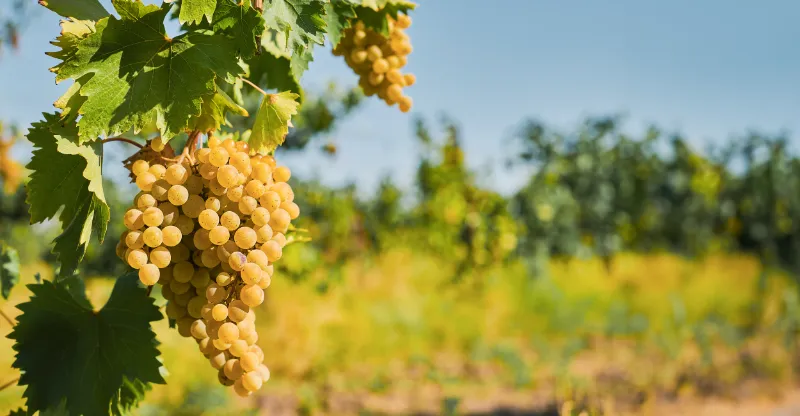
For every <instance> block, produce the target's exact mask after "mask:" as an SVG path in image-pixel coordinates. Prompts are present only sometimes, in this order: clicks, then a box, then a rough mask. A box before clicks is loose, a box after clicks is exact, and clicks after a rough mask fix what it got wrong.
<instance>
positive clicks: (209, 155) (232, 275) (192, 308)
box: [117, 137, 300, 396]
mask: <svg viewBox="0 0 800 416" xmlns="http://www.w3.org/2000/svg"><path fill="white" fill-rule="evenodd" d="M208 144H209V147H207V148H201V149H199V150H198V151H197V152H196V153H195V155H194V157H195V158H196V161H195V162H191V161H189V158H186V160H185V161H184V162H182V163H177V162H171V163H167V165H166V166H165V165H162V164H157V163H156V164H152V165H151V164H149V163H148V162H147V161H145V160H137V161H136V162H134V163H133V164H132V166H131V170H132V172H133V173H134V175H135V176H136V185H137V186H138V187H139V189H140V190H141V192H139V194H138V195H137V196H136V198H135V199H134V204H133V206H132V207H131V208H130V209H128V210H127V212H126V213H125V217H124V219H123V221H124V223H125V227H126V228H127V231H125V232H124V233H123V235H122V237H121V241H120V244H119V245H118V247H117V254H118V255H119V256H120V257H121V258H122V259H123V260H125V262H126V263H127V264H128V265H130V266H131V267H133V268H134V269H137V270H138V271H139V279H140V280H141V281H142V283H144V284H145V285H148V286H152V285H155V284H159V285H161V291H162V294H163V296H164V298H165V299H167V301H168V303H167V306H166V313H167V316H168V317H169V318H171V319H174V320H175V321H176V324H177V328H178V332H179V333H180V334H181V335H182V336H184V337H193V338H194V339H196V340H197V343H198V345H199V347H200V351H201V352H202V353H203V354H204V355H205V356H206V357H207V358H208V359H209V361H210V363H211V366H212V367H214V368H215V369H217V370H218V371H219V375H218V378H219V382H220V383H221V384H223V385H225V386H233V388H234V390H235V391H236V393H237V394H238V395H240V396H248V395H250V394H252V392H254V391H256V390H258V389H259V388H261V385H262V383H264V382H266V381H267V380H268V379H269V370H268V369H267V367H266V366H265V365H264V364H263V361H264V353H263V351H262V350H261V348H260V347H259V346H258V345H256V341H257V340H258V334H257V333H256V327H255V319H256V316H255V313H254V310H253V308H255V307H257V306H259V305H260V304H261V303H262V302H263V301H264V289H266V288H267V287H269V285H270V282H271V278H272V273H273V263H274V262H275V261H277V260H278V259H280V258H281V254H282V250H283V247H284V246H285V244H286V232H287V231H288V229H289V225H290V223H291V220H293V219H295V218H297V216H298V215H299V213H300V210H299V208H298V206H297V204H295V203H294V202H293V200H294V193H293V191H292V188H291V187H290V186H289V184H287V183H286V181H287V180H288V179H289V177H290V176H291V172H290V171H289V169H288V168H286V167H283V166H276V164H275V159H274V158H273V157H272V156H261V155H255V156H250V155H249V154H248V150H249V149H248V148H247V144H246V143H245V142H234V141H232V140H230V139H226V140H224V141H220V140H219V139H218V138H215V137H211V138H210V139H209V140H208Z"/></svg>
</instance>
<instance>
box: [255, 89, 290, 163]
mask: <svg viewBox="0 0 800 416" xmlns="http://www.w3.org/2000/svg"><path fill="white" fill-rule="evenodd" d="M298 98H299V96H298V95H297V94H295V93H292V92H288V91H285V92H281V93H278V94H267V95H265V96H264V99H263V100H262V101H261V106H260V107H259V108H258V114H256V119H255V122H254V124H253V130H252V133H251V134H250V139H249V140H248V143H249V144H250V148H251V149H253V150H255V151H256V152H271V151H273V150H275V149H276V148H277V147H278V146H280V145H281V144H283V141H284V140H285V139H286V135H287V134H288V133H289V122H290V120H291V118H292V116H293V115H295V114H297V107H298V106H299V105H300V103H298V102H297V99H298Z"/></svg>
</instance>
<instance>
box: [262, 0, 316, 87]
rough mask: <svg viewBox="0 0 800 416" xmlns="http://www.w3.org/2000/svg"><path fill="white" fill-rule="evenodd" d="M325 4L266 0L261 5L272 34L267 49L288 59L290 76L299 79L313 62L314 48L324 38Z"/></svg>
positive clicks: (307, 0)
mask: <svg viewBox="0 0 800 416" xmlns="http://www.w3.org/2000/svg"><path fill="white" fill-rule="evenodd" d="M325 3H326V2H324V1H321V0H267V1H266V2H265V4H264V16H265V21H266V25H267V27H268V28H269V29H271V30H272V31H273V32H275V34H274V36H272V37H267V38H266V39H270V40H272V43H271V44H270V47H269V48H268V49H273V50H276V51H279V52H278V54H279V55H283V56H289V57H291V58H290V60H291V72H292V75H294V77H296V78H297V79H300V76H302V75H303V72H305V70H306V69H308V63H309V62H311V60H313V56H312V53H313V49H314V45H315V44H318V45H322V44H323V43H324V40H325V38H324V36H325V19H324V18H323V16H324V14H325Z"/></svg>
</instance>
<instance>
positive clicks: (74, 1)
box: [39, 0, 109, 20]
mask: <svg viewBox="0 0 800 416" xmlns="http://www.w3.org/2000/svg"><path fill="white" fill-rule="evenodd" d="M39 4H41V5H42V6H44V7H47V8H48V9H50V10H52V11H54V12H56V13H58V14H59V15H61V16H64V17H71V18H75V19H78V20H100V19H102V18H104V17H106V16H108V14H109V13H108V11H106V9H105V8H104V7H103V5H102V4H100V2H99V1H97V0H43V1H40V2H39Z"/></svg>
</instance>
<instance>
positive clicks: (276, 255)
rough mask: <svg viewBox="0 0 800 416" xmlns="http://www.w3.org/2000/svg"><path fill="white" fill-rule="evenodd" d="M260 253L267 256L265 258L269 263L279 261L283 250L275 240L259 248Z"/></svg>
mask: <svg viewBox="0 0 800 416" xmlns="http://www.w3.org/2000/svg"><path fill="white" fill-rule="evenodd" d="M261 251H263V252H264V254H266V255H267V258H268V259H269V261H270V262H276V261H278V260H280V258H281V256H282V255H283V249H282V248H281V245H280V244H279V243H278V242H277V241H275V240H269V241H267V242H266V243H264V244H263V245H262V246H261Z"/></svg>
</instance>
